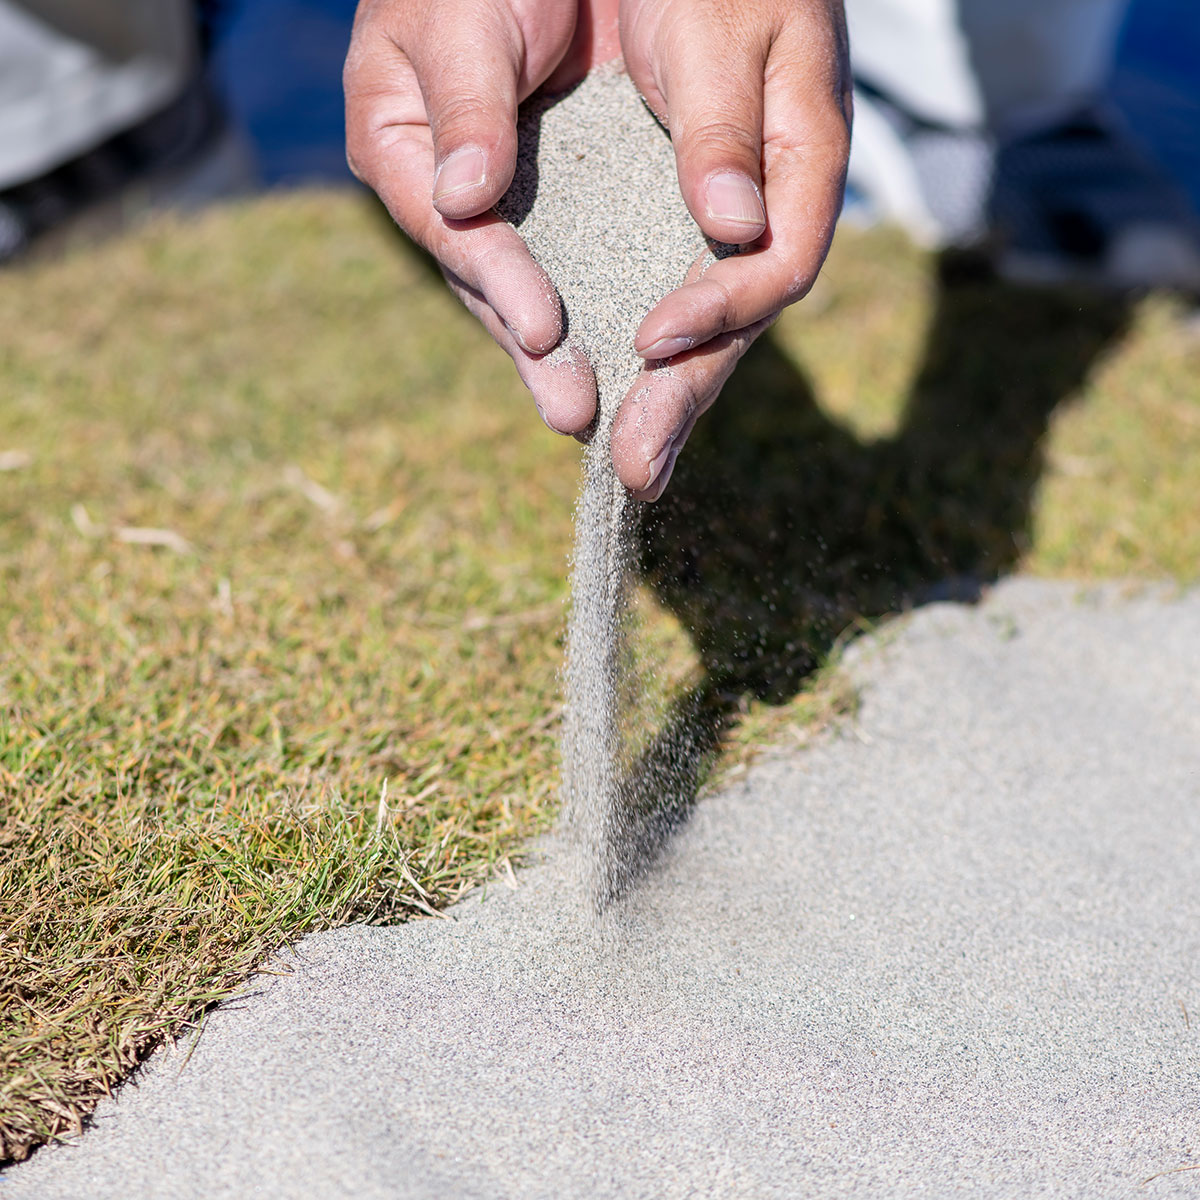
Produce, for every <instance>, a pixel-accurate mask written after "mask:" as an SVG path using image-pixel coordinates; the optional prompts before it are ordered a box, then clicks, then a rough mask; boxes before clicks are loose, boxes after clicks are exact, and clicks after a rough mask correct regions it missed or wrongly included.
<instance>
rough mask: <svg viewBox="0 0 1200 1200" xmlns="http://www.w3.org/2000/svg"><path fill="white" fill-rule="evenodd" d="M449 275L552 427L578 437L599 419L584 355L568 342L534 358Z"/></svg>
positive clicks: (476, 297)
mask: <svg viewBox="0 0 1200 1200" xmlns="http://www.w3.org/2000/svg"><path fill="white" fill-rule="evenodd" d="M445 274H446V282H447V283H448V284H449V285H450V288H451V290H452V291H453V292H454V294H455V295H456V296H458V298H459V299H460V300H461V301H462V302H463V304H464V305H466V307H467V309H468V311H469V312H471V313H473V314H474V315H475V316H476V317H478V318H479V321H480V322H481V323H482V325H483V327H484V328H485V329H486V330H487V331H488V333H490V334H491V335H492V337H493V338H495V340H496V342H497V344H498V345H499V346H500V347H501V349H503V350H504V351H505V352H506V353H507V354H508V356H509V357H510V358H511V359H512V360H513V363H514V364H515V366H516V368H517V374H518V375H520V377H521V382H522V383H524V384H525V386H526V387H527V388H528V389H529V391H530V393H531V394H532V396H533V402H534V404H535V405H536V407H537V410H538V413H539V415H540V416H541V418H542V420H543V421H544V422H545V423H546V425H547V427H548V428H550V429H552V430H553V431H554V432H555V433H564V434H573V435H574V434H580V433H582V432H583V431H584V430H585V429H587V427H588V426H589V425H590V424H591V423H592V419H593V418H594V417H595V415H596V379H595V376H594V375H593V374H592V367H591V364H590V363H589V362H588V360H587V356H586V355H585V354H584V353H583V351H582V350H581V349H579V347H577V346H573V345H571V344H569V343H567V344H564V345H562V346H560V347H558V348H557V349H556V350H554V351H553V352H552V353H550V354H540V355H539V354H530V353H529V352H528V351H527V350H525V349H524V348H523V347H522V346H521V345H520V343H519V342H518V341H517V340H516V338H514V337H513V335H512V332H511V331H510V330H509V328H508V326H506V325H505V324H504V322H503V321H502V320H501V319H500V317H499V316H497V314H496V311H495V310H494V309H493V308H492V307H491V305H489V304H488V303H487V301H486V300H484V298H483V297H482V296H481V295H480V294H479V293H478V292H477V291H475V290H474V289H473V288H470V287H468V286H467V285H466V284H465V283H464V282H463V281H462V280H461V279H459V278H457V277H455V276H454V275H451V274H449V273H448V272H447V273H445Z"/></svg>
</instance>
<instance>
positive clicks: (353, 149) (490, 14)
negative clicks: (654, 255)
mask: <svg viewBox="0 0 1200 1200" xmlns="http://www.w3.org/2000/svg"><path fill="white" fill-rule="evenodd" d="M597 2H598V3H601V4H608V5H609V7H610V8H611V16H610V18H609V20H608V22H607V24H606V25H605V26H604V27H603V28H607V29H610V30H611V36H609V37H608V39H607V41H606V39H605V37H604V35H603V29H601V30H600V32H598V31H597V28H596V26H595V23H594V22H593V21H592V20H591V18H590V6H589V5H588V4H586V3H585V4H584V5H582V6H581V5H580V3H579V0H362V3H360V5H359V8H358V12H357V14H356V17H355V22H354V33H353V36H352V38H351V44H350V50H349V53H348V55H347V58H346V68H345V74H344V82H345V90H346V146H347V157H348V159H349V162H350V167H351V169H352V170H353V171H354V173H355V175H357V176H358V178H360V179H361V180H363V182H364V183H366V184H368V185H369V186H370V187H371V188H373V189H374V190H375V191H376V192H377V193H378V194H379V197H380V199H381V200H382V201H383V202H384V204H385V205H386V206H387V209H388V211H389V212H390V213H391V214H392V217H393V218H394V219H395V221H396V222H397V224H398V225H400V227H401V228H402V229H403V230H404V231H405V232H406V233H407V234H408V235H409V236H410V237H412V238H413V239H414V240H415V241H417V242H418V243H420V245H422V246H424V247H425V249H426V250H428V251H429V252H430V254H432V255H433V256H434V258H436V259H437V261H438V262H439V263H440V264H441V266H442V269H443V271H444V272H445V274H446V278H447V280H448V281H449V283H450V285H451V287H452V288H453V289H454V290H455V292H457V294H458V295H459V297H460V298H461V299H462V300H463V302H464V303H465V304H466V305H467V307H468V308H469V309H470V310H471V311H472V312H473V313H474V314H475V315H476V316H477V317H479V319H480V320H481V321H482V322H483V324H484V326H485V327H486V328H487V330H488V332H489V333H491V335H492V336H493V337H494V338H495V339H496V341H497V342H499V343H500V345H501V346H502V347H503V348H504V349H505V350H506V351H507V352H508V353H509V354H510V355H511V356H512V359H513V361H514V362H515V363H516V366H517V370H518V371H519V372H520V374H521V378H522V379H523V380H524V381H525V384H526V386H527V387H528V388H529V390H530V391H531V392H532V393H533V396H534V399H535V401H536V402H537V405H538V410H539V412H541V414H542V418H543V420H545V422H546V424H547V425H549V426H550V427H551V428H552V429H555V430H557V431H559V432H561V433H578V432H580V431H582V430H583V429H585V428H586V427H587V426H588V424H589V423H590V422H591V420H592V418H593V416H594V415H595V409H596V387H595V382H594V379H593V376H592V373H591V367H590V365H589V364H588V363H587V362H586V361H585V360H583V359H582V357H580V358H579V360H578V361H573V360H572V359H570V358H568V359H566V360H556V361H557V365H555V363H552V362H551V360H549V359H547V358H545V357H543V356H544V355H545V354H546V352H547V351H549V350H551V349H553V348H554V346H555V345H557V343H558V341H559V339H560V338H561V336H562V313H561V308H560V305H559V302H558V299H557V296H556V294H555V291H554V287H553V285H552V284H551V283H550V280H549V279H548V277H547V276H546V273H545V272H544V271H543V270H542V269H541V267H539V266H538V265H537V264H536V263H535V262H534V261H533V259H532V257H531V256H530V254H529V251H528V249H527V248H526V246H525V243H524V242H523V241H522V240H521V237H520V235H519V234H518V233H517V232H516V231H515V230H514V229H512V227H511V226H509V225H508V224H506V223H505V222H504V221H502V220H501V219H500V218H499V217H498V216H497V215H496V214H495V213H494V212H492V211H491V210H492V206H493V205H494V204H495V203H496V201H497V200H499V199H500V197H501V196H503V195H504V193H505V192H506V191H507V190H508V186H509V184H510V183H511V182H512V177H513V171H514V169H515V166H516V154H517V129H516V121H517V105H518V104H519V103H520V102H521V101H522V100H524V99H525V98H526V97H527V96H528V95H529V94H530V93H531V92H533V91H534V90H535V89H536V88H538V87H539V86H541V85H542V84H543V83H546V82H547V81H549V83H550V85H551V86H554V87H565V86H567V85H569V84H570V83H572V82H575V81H576V80H577V79H580V78H582V77H583V75H584V73H585V72H586V71H587V69H588V67H589V66H590V65H591V63H592V62H593V61H604V60H605V59H607V58H610V57H615V56H616V55H617V54H619V53H620V50H619V46H618V45H617V44H616V2H617V0H597ZM584 18H586V19H584Z"/></svg>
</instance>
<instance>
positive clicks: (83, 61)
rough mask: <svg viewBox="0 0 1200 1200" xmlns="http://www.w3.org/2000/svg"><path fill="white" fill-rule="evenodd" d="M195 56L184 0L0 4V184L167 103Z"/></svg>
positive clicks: (42, 168) (36, 171)
mask: <svg viewBox="0 0 1200 1200" xmlns="http://www.w3.org/2000/svg"><path fill="white" fill-rule="evenodd" d="M193 54H194V47H193V40H192V33H191V18H190V8H189V5H188V3H187V0H21V2H20V3H17V2H16V0H0V188H3V187H11V186H13V185H14V184H18V183H23V182H25V181H27V180H29V179H34V178H36V177H37V176H39V175H42V174H44V173H45V172H46V171H49V170H52V169H53V168H54V167H56V166H58V165H60V164H61V163H63V162H66V161H67V160H69V159H71V158H74V157H75V156H76V155H78V154H81V153H83V152H84V151H86V150H88V149H90V148H91V147H93V146H95V145H98V144H99V143H100V142H102V141H104V140H105V138H108V137H110V136H112V135H113V134H114V133H117V132H119V131H120V130H122V129H125V128H128V127H129V126H131V125H135V124H137V123H138V122H139V121H141V120H143V119H144V118H146V117H148V116H150V115H151V114H153V113H154V112H155V111H156V110H157V109H159V108H162V107H164V106H165V105H166V104H168V103H169V102H170V101H171V100H172V99H173V98H174V97H175V96H176V95H177V94H178V93H179V92H180V91H181V90H182V88H183V86H184V84H185V83H186V81H187V78H188V74H189V71H190V70H191V64H192V61H193Z"/></svg>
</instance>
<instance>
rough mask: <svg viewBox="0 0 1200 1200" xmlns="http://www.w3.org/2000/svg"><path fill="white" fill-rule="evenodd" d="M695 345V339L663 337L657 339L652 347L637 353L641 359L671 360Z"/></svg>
mask: <svg viewBox="0 0 1200 1200" xmlns="http://www.w3.org/2000/svg"><path fill="white" fill-rule="evenodd" d="M695 344H696V339H695V338H690V337H664V338H659V339H658V341H657V342H655V343H654V345H653V346H647V347H646V348H645V350H642V351H640V352H639V353H640V354H641V356H642V357H643V358H673V357H674V356H675V355H676V354H682V353H683V352H684V351H685V350H690V349H691V348H692V347H693V346H694V345H695Z"/></svg>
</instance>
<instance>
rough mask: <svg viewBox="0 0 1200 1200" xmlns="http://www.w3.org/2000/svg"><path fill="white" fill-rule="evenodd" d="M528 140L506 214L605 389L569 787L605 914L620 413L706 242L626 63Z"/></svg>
mask: <svg viewBox="0 0 1200 1200" xmlns="http://www.w3.org/2000/svg"><path fill="white" fill-rule="evenodd" d="M519 141H520V150H519V154H518V166H517V173H516V177H515V178H514V180H513V185H512V187H511V188H510V190H509V192H508V194H507V195H506V196H505V198H504V200H503V201H502V203H501V205H500V206H499V208H500V213H501V215H502V216H504V217H505V218H506V219H508V220H509V221H511V222H512V223H513V224H514V225H516V226H517V227H518V228H519V230H520V232H521V235H522V237H523V238H524V239H525V241H526V242H527V243H528V245H529V247H530V250H531V251H532V253H533V256H534V258H535V259H536V260H537V261H538V262H539V263H540V264H541V265H542V267H543V268H545V270H546V271H547V273H548V274H549V276H550V278H551V279H552V280H553V281H554V284H555V286H556V287H557V289H558V292H559V295H560V296H561V297H562V301H563V307H564V311H565V314H566V318H567V328H568V332H567V338H566V344H568V345H574V346H577V347H580V348H581V349H582V350H583V351H584V353H585V354H586V355H587V357H588V359H589V360H590V361H591V363H592V365H593V369H594V370H595V374H596V383H597V388H598V391H599V413H598V417H597V421H596V427H595V432H594V436H593V437H592V439H591V441H590V442H589V444H588V446H587V448H586V450H585V451H584V456H583V483H582V489H581V493H580V496H579V501H578V504H577V507H576V514H575V521H576V526H575V548H574V555H573V570H572V580H571V588H572V607H571V615H570V619H569V623H568V630H567V651H566V665H565V671H564V678H565V708H564V715H563V730H562V787H563V800H564V819H565V822H566V825H567V829H568V831H569V833H570V835H571V837H572V840H573V842H574V844H575V846H576V847H577V850H578V855H579V862H580V868H581V882H582V884H583V887H584V890H585V894H586V896H587V898H588V900H589V901H590V903H591V905H592V906H593V907H594V908H595V909H596V910H603V909H604V908H605V907H606V905H607V904H608V903H609V902H610V901H611V900H612V899H614V898H615V897H616V895H617V894H618V893H619V891H620V889H621V886H622V884H621V881H622V879H623V877H624V875H625V873H626V867H627V864H625V863H624V862H623V861H622V856H623V854H624V853H625V852H626V850H627V847H628V844H629V829H628V823H629V821H630V819H631V817H630V814H629V812H628V803H629V797H628V795H627V794H626V793H627V791H628V786H629V782H630V781H629V773H630V771H631V769H632V762H631V760H630V752H629V746H630V733H631V725H632V722H633V721H635V720H636V705H637V699H638V695H639V684H638V680H637V677H636V671H635V670H634V667H633V665H632V655H631V654H630V648H629V647H628V645H627V644H626V634H627V626H628V610H629V599H630V587H631V575H632V571H633V568H634V566H635V560H636V553H637V526H638V514H639V510H640V509H641V507H642V506H641V504H640V503H639V502H638V501H635V500H632V499H630V498H629V497H628V496H627V495H626V492H625V489H624V488H623V487H622V486H621V484H620V483H619V482H618V480H617V477H616V473H615V471H614V469H613V465H612V457H611V454H610V450H609V447H610V438H611V432H612V425H613V418H614V416H615V415H616V411H617V408H618V407H619V405H620V402H621V400H622V398H623V397H624V395H625V393H626V392H627V391H628V390H629V388H630V386H631V385H632V384H633V383H634V382H635V380H636V379H637V377H638V375H639V373H640V372H641V370H642V366H643V364H642V360H641V359H640V358H638V356H637V355H636V354H635V353H634V351H633V337H634V333H635V332H636V330H637V327H638V325H639V324H640V323H641V320H642V318H643V317H644V316H645V314H646V313H647V312H648V311H649V309H650V308H651V307H652V306H653V305H654V304H655V303H656V302H657V301H658V300H659V299H661V298H662V297H663V296H664V295H666V293H667V292H669V291H670V290H671V289H672V288H674V287H677V286H678V285H679V284H680V283H681V282H682V281H683V278H684V275H685V274H686V272H687V270H688V267H689V266H690V265H691V264H692V262H693V261H694V260H695V259H696V257H697V256H698V255H699V254H700V253H702V252H703V251H704V250H705V241H704V238H703V235H702V234H701V233H700V230H699V229H698V227H697V226H696V224H695V222H694V221H693V220H692V218H691V216H690V214H689V213H688V211H687V208H686V207H685V206H684V203H683V200H682V198H681V197H680V195H679V187H678V184H677V182H676V175H675V161H674V154H673V152H672V149H671V144H670V141H669V139H668V138H667V136H666V134H665V133H664V131H663V129H662V128H661V126H660V125H659V124H658V122H657V121H656V120H655V119H654V117H653V115H652V114H651V113H650V111H649V110H648V109H647V108H646V106H645V104H644V103H643V101H642V99H641V98H640V96H639V95H638V93H637V91H636V89H635V88H634V86H633V84H632V82H631V81H630V80H629V78H628V76H626V75H625V74H624V73H623V72H621V71H619V70H618V69H616V68H614V67H608V68H601V69H599V70H597V71H594V72H593V73H592V74H591V75H589V76H588V78H587V79H585V80H584V81H583V83H581V84H580V85H579V86H578V87H577V88H576V89H575V90H574V91H572V92H570V93H568V94H566V95H564V96H558V97H551V98H545V97H535V98H533V99H532V100H531V101H529V102H528V103H527V104H526V105H525V106H523V108H522V111H521V117H520V123H519ZM556 353H559V354H560V355H561V356H562V357H563V359H564V363H563V369H564V370H570V369H572V368H571V367H570V365H569V361H568V360H567V357H566V355H565V354H564V353H563V351H562V350H561V349H560V351H556ZM667 369H669V368H667Z"/></svg>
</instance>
